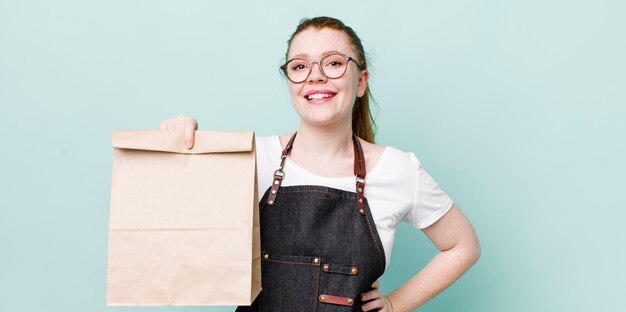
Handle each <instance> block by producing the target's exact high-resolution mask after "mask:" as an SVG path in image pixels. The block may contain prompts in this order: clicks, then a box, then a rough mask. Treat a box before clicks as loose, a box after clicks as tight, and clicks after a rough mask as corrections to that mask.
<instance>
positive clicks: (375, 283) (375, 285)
mask: <svg viewBox="0 0 626 312" xmlns="http://www.w3.org/2000/svg"><path fill="white" fill-rule="evenodd" d="M372 288H378V280H376V281H375V282H374V284H372Z"/></svg>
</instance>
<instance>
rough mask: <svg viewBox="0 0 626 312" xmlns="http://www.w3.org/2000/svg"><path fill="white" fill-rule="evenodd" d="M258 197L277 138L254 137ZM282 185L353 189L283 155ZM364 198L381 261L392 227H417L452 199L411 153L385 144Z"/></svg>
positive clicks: (276, 154)
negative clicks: (378, 237)
mask: <svg viewBox="0 0 626 312" xmlns="http://www.w3.org/2000/svg"><path fill="white" fill-rule="evenodd" d="M256 148H257V164H258V180H259V199H260V198H261V197H262V196H263V194H265V192H266V191H267V189H268V188H269V187H270V186H271V184H272V180H273V177H274V171H275V170H276V169H278V165H279V164H280V156H281V153H282V146H281V144H280V139H279V137H278V136H271V137H257V139H256ZM283 170H284V172H285V178H284V180H283V182H282V184H281V185H282V186H293V185H321V186H326V187H331V188H336V189H340V190H345V191H349V192H355V177H354V176H351V177H340V178H327V177H322V176H318V175H316V174H313V173H311V172H309V171H307V170H305V169H304V168H302V167H300V166H298V164H296V163H294V162H293V161H291V159H289V158H287V161H286V162H285V166H284V169H283ZM365 197H366V198H367V201H368V203H369V206H370V211H371V213H372V217H373V219H374V223H375V224H376V229H377V231H378V235H379V236H380V240H381V242H382V245H383V248H384V250H385V257H386V260H387V265H389V263H390V260H391V249H392V247H393V241H394V237H395V232H396V228H397V227H398V224H399V223H400V222H407V223H409V224H411V225H413V226H415V227H416V228H418V229H423V228H426V227H428V226H429V225H431V224H433V223H434V222H435V221H437V220H439V218H441V217H442V216H443V215H444V214H445V213H446V212H448V210H450V208H452V200H451V199H450V197H448V195H447V194H446V193H444V192H443V191H442V190H441V189H440V188H439V186H438V185H437V182H435V180H433V178H432V177H431V176H430V175H429V174H428V172H426V171H425V170H424V169H423V168H422V166H421V163H420V161H419V160H418V159H417V158H416V157H415V154H413V153H407V152H403V151H401V150H399V149H396V148H394V147H391V146H387V147H385V149H384V151H383V154H382V155H381V157H380V160H379V161H378V163H377V164H376V166H375V167H374V168H373V169H368V171H367V175H366V177H365Z"/></svg>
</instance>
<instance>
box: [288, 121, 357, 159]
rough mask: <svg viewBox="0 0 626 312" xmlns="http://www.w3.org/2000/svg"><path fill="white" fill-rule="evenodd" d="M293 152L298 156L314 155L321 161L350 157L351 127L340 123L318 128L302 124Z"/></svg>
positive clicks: (348, 124) (351, 149)
mask: <svg viewBox="0 0 626 312" xmlns="http://www.w3.org/2000/svg"><path fill="white" fill-rule="evenodd" d="M293 150H294V151H296V152H297V153H298V154H299V155H309V156H310V155H315V157H320V158H322V159H328V158H333V157H337V156H347V155H352V153H353V145H352V125H351V124H350V123H342V124H339V125H328V126H323V127H318V126H311V125H308V124H306V123H304V122H302V123H300V127H299V129H298V136H297V137H296V140H295V141H294V149H293Z"/></svg>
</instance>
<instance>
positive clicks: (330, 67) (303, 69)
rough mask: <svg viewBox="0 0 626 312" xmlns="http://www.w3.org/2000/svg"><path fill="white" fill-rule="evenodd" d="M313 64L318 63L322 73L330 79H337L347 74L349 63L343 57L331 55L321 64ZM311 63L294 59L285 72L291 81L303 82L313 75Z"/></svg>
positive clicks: (323, 59) (321, 61)
mask: <svg viewBox="0 0 626 312" xmlns="http://www.w3.org/2000/svg"><path fill="white" fill-rule="evenodd" d="M311 63H318V65H319V67H320V69H321V70H322V73H323V74H324V75H325V76H326V77H328V78H330V79H336V78H339V77H341V76H343V74H344V73H345V72H346V69H347V68H348V61H347V60H346V57H345V56H343V55H337V54H331V55H327V56H325V57H324V58H322V59H321V60H320V61H319V62H317V61H312V62H311ZM311 63H309V61H307V60H305V59H299V58H298V59H293V60H291V61H289V63H287V65H286V68H285V71H286V73H287V77H288V78H289V80H291V81H293V82H303V81H305V80H306V79H307V78H308V77H309V74H310V73H311V66H312V65H311Z"/></svg>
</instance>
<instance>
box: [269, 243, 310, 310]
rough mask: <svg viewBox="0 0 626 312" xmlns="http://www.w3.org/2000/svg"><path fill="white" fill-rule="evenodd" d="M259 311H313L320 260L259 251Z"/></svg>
mask: <svg viewBox="0 0 626 312" xmlns="http://www.w3.org/2000/svg"><path fill="white" fill-rule="evenodd" d="M261 259H263V261H262V262H261V265H262V269H261V272H262V279H261V281H262V284H263V292H262V297H261V311H307V312H308V311H315V310H317V301H318V298H317V297H318V291H319V290H318V288H319V281H320V280H319V279H320V263H321V259H320V258H319V257H315V256H293V255H277V254H271V253H263V254H262V256H261Z"/></svg>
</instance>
